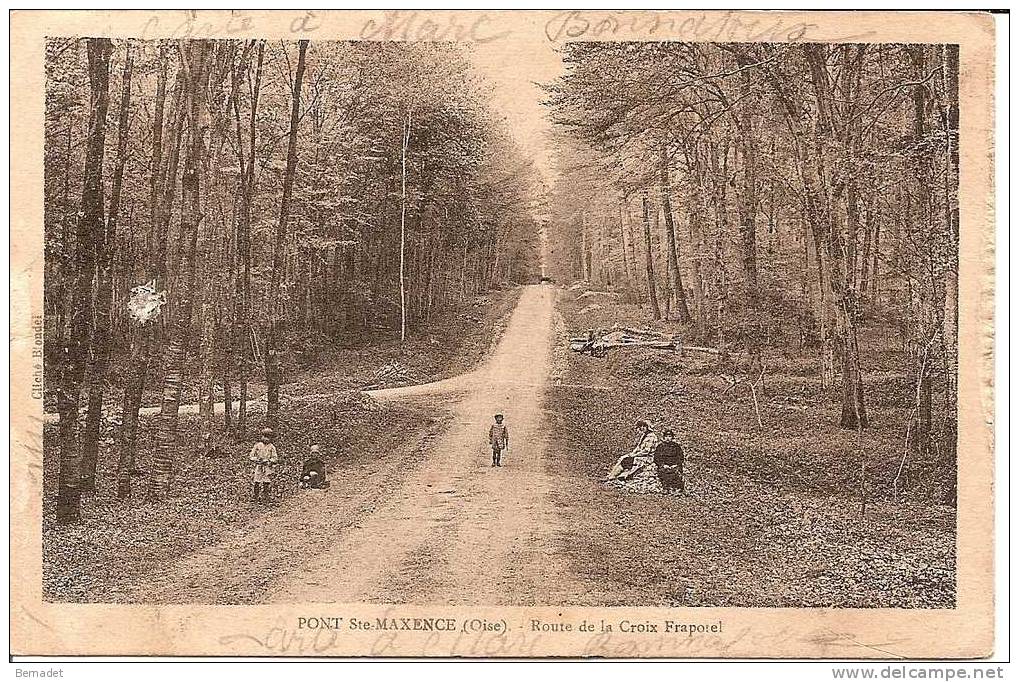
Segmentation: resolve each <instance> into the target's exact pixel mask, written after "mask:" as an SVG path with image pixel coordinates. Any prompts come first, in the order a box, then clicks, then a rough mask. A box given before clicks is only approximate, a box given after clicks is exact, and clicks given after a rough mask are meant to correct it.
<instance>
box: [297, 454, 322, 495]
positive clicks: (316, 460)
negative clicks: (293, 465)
mask: <svg viewBox="0 0 1019 682" xmlns="http://www.w3.org/2000/svg"><path fill="white" fill-rule="evenodd" d="M319 454H320V449H319V447H318V446H317V445H312V446H311V452H310V453H309V456H308V459H306V460H304V466H302V467H301V480H300V482H299V485H300V486H301V487H302V488H328V487H329V479H328V478H326V465H325V462H323V461H322V458H321V457H320V456H319Z"/></svg>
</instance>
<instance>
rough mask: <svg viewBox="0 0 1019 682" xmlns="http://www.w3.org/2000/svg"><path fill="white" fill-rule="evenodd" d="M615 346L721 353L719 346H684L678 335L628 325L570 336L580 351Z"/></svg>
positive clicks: (572, 345)
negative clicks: (584, 334) (633, 327)
mask: <svg viewBox="0 0 1019 682" xmlns="http://www.w3.org/2000/svg"><path fill="white" fill-rule="evenodd" d="M613 348H658V349H661V350H671V351H677V352H680V353H682V352H684V351H692V352H695V353H707V354H709V355H719V354H720V351H719V350H718V349H717V348H708V347H706V346H684V345H683V341H682V340H681V339H680V338H679V337H677V336H668V335H666V334H663V333H661V332H656V331H653V330H642V329H631V328H628V327H621V328H614V329H613V330H611V331H608V332H606V331H600V332H595V331H594V330H588V332H587V335H586V336H574V337H572V338H570V349H571V350H573V351H575V352H578V353H590V354H591V355H604V354H605V353H606V352H608V351H609V350H611V349H613Z"/></svg>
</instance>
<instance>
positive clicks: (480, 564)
mask: <svg viewBox="0 0 1019 682" xmlns="http://www.w3.org/2000/svg"><path fill="white" fill-rule="evenodd" d="M554 296H555V290H554V289H552V288H550V287H540V286H531V287H527V288H526V289H525V290H524V292H523V294H522V295H521V298H520V302H519V303H518V305H517V307H516V309H515V310H514V312H513V314H512V316H511V318H510V320H509V323H508V325H507V327H506V329H505V332H504V333H503V336H502V338H501V340H500V341H499V343H498V345H497V346H496V348H495V349H494V351H493V352H492V353H491V354H490V356H489V358H488V359H487V360H486V361H485V362H484V363H483V364H482V365H481V366H479V367H478V368H477V369H475V370H474V371H472V372H470V373H468V374H465V375H463V376H460V377H455V378H453V379H447V380H444V381H439V382H435V383H432V384H424V385H420V386H407V387H401V388H395V389H386V390H380V391H374V392H372V393H371V395H372V397H373V398H375V399H376V400H378V401H405V402H410V401H422V403H423V404H426V405H429V406H434V409H431V408H430V411H433V412H434V413H435V414H436V415H441V414H442V413H444V412H446V411H448V412H451V413H452V418H451V419H448V418H444V419H442V420H441V424H440V423H439V422H437V423H436V426H434V427H430V428H429V430H428V433H427V434H426V435H425V436H424V437H423V438H422V437H421V436H420V434H407V435H406V438H407V439H408V440H409V441H414V442H412V443H409V445H410V446H409V447H408V448H405V453H409V454H400V453H389V452H384V453H380V455H379V456H378V458H377V460H376V461H377V466H372V467H369V468H367V469H365V470H363V471H358V472H357V473H356V474H354V475H355V476H356V477H357V480H348V479H346V478H344V477H343V476H336V475H334V477H333V485H332V487H331V488H330V489H328V490H325V491H307V492H305V493H302V494H300V495H296V496H293V497H291V498H289V499H288V500H287V501H285V502H284V503H282V504H281V505H280V506H279V507H277V508H275V509H271V510H269V511H266V512H265V513H264V516H261V517H260V519H261V521H260V522H258V523H257V524H256V525H255V526H253V527H250V526H249V527H247V528H246V529H243V530H240V529H239V530H238V532H236V533H233V534H232V536H231V537H229V538H227V539H226V540H225V541H223V542H220V543H217V544H216V545H214V546H211V547H209V548H207V549H205V550H203V551H201V552H199V553H197V554H195V555H191V556H188V557H185V558H182V559H180V560H178V561H175V562H171V563H170V564H167V565H164V566H161V567H160V568H159V569H158V570H157V571H155V572H152V573H150V574H149V575H148V576H147V577H146V578H145V579H144V581H143V582H141V584H137V583H136V585H135V589H133V590H132V593H133V594H132V595H131V596H128V597H127V600H128V601H141V602H163V603H187V602H191V603H194V602H199V603H266V602H355V601H369V602H384V603H405V602H413V603H416V604H429V603H431V604H522V605H526V604H532V603H555V602H554V601H553V602H549V599H556V598H557V596H556V595H557V591H558V590H564V591H566V592H565V594H569V592H570V591H571V590H574V591H575V588H576V587H577V586H575V585H571V584H570V581H569V580H567V579H564V578H563V577H562V576H563V575H564V574H565V571H564V570H563V568H562V566H561V565H560V564H559V562H558V558H557V556H558V552H557V551H556V550H555V547H556V542H555V537H556V535H555V534H556V532H557V530H558V526H557V520H556V519H557V514H556V513H555V509H554V508H553V506H552V503H551V501H550V497H551V491H552V490H553V489H554V487H555V481H554V480H553V479H552V478H550V476H549V475H548V474H547V473H546V467H545V466H544V464H543V462H544V459H545V457H546V456H547V453H546V434H547V428H548V425H547V420H546V419H544V415H543V411H542V410H543V408H542V405H543V397H544V391H545V384H546V382H547V380H548V376H549V355H550V348H551V342H552V333H553V332H552V329H553V324H552V322H553V307H554ZM307 397H308V396H305V398H307ZM498 412H501V413H503V414H505V415H506V423H507V425H508V426H509V429H510V437H511V438H510V448H509V450H508V452H506V453H505V454H504V455H503V464H504V466H502V467H500V468H493V467H492V466H491V451H490V450H489V448H488V440H487V439H488V427H489V424H491V423H492V416H493V415H494V414H496V413H498ZM379 428H380V429H382V430H385V429H386V424H379ZM419 438H421V440H420V441H419V440H418V439H419ZM347 472H348V476H349V475H350V470H347Z"/></svg>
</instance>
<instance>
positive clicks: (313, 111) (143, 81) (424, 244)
mask: <svg viewBox="0 0 1019 682" xmlns="http://www.w3.org/2000/svg"><path fill="white" fill-rule="evenodd" d="M46 77H47V90H46V119H45V206H46V210H45V235H46V244H45V248H46V252H45V255H46V273H45V274H46V280H47V283H48V285H49V286H47V287H46V292H45V311H46V330H45V331H46V352H47V358H46V360H47V362H46V370H47V373H46V389H47V403H48V404H49V405H54V404H55V405H56V408H57V410H58V411H59V414H60V443H61V444H60V463H61V466H60V493H59V502H58V517H60V519H61V520H64V521H73V520H74V519H75V518H77V514H78V508H79V499H80V495H81V493H82V492H88V491H90V490H92V489H93V488H94V486H95V469H96V459H97V456H98V449H99V448H98V440H99V433H100V419H101V416H102V406H103V402H104V395H105V398H106V400H107V401H108V400H109V398H110V395H109V394H110V392H111V391H116V392H117V394H118V395H120V391H122V392H123V400H122V422H123V424H122V427H121V429H120V433H119V436H118V444H117V447H118V451H119V455H118V456H119V462H118V464H117V467H118V471H119V472H120V475H119V476H118V478H119V480H120V483H119V486H120V491H119V493H120V495H121V496H129V495H130V489H131V475H132V471H133V470H134V469H135V465H134V457H135V451H136V448H137V440H138V429H139V426H138V424H139V420H138V411H139V407H140V406H141V402H142V395H143V392H144V391H145V390H146V387H148V388H149V389H150V390H151V389H152V388H153V387H156V388H158V389H159V391H160V395H161V401H162V402H161V408H160V415H159V416H158V417H157V419H156V420H155V424H154V426H153V428H154V434H153V436H154V438H155V441H156V455H155V457H154V467H153V471H152V472H151V474H152V475H151V477H150V479H149V489H148V491H147V492H148V494H149V495H151V496H154V497H161V496H163V495H165V494H167V492H168V489H169V481H170V476H171V471H172V466H173V463H174V457H175V455H174V450H175V448H176V447H177V445H176V440H177V439H176V436H177V419H178V418H177V413H178V407H179V405H180V401H181V389H182V383H185V382H187V381H189V380H188V379H187V378H188V377H197V382H198V394H199V396H200V397H201V400H202V402H203V405H204V406H205V407H209V410H208V414H209V417H208V419H209V420H210V421H211V415H212V410H211V407H210V406H208V405H207V404H206V403H208V402H209V401H211V400H212V398H211V396H212V395H213V394H214V386H217V387H220V390H221V391H222V395H223V396H224V398H225V400H226V401H227V403H228V404H231V405H232V403H231V400H233V399H236V398H238V397H239V403H238V410H237V411H236V414H234V410H230V409H228V410H226V411H225V420H226V424H225V426H226V428H227V429H232V428H236V429H239V430H242V431H243V430H244V429H245V427H246V419H247V414H246V409H247V399H248V394H249V391H248V384H249V382H251V381H253V380H255V378H256V374H257V375H260V376H264V379H265V382H266V385H267V387H268V411H269V412H268V418H269V422H270V423H272V422H274V420H275V419H276V418H277V415H278V410H279V385H280V383H281V379H282V373H283V366H284V365H285V363H286V362H287V361H288V358H291V357H292V356H293V354H294V353H295V352H299V351H301V350H303V349H307V348H308V347H309V346H314V345H315V344H316V343H318V344H321V343H323V342H329V343H336V344H342V345H358V344H367V343H371V342H373V341H374V340H381V339H392V338H398V339H404V338H407V337H408V336H412V335H413V334H414V333H415V330H416V329H418V328H419V326H420V325H422V324H424V323H427V322H428V321H429V320H430V319H431V317H432V316H433V315H434V314H436V313H441V312H443V311H446V310H449V309H453V308H456V307H457V306H460V305H462V304H463V303H464V302H465V301H467V300H469V299H470V298H471V297H472V296H474V295H476V294H478V293H480V292H483V291H486V290H488V289H489V288H490V287H491V286H497V285H500V284H501V283H504V282H522V281H525V280H530V279H533V278H535V277H536V276H537V268H538V261H539V258H538V248H539V235H538V232H539V224H538V220H537V218H536V216H535V206H536V203H537V200H536V197H538V196H540V191H541V185H540V181H539V179H538V177H537V176H536V174H535V172H534V170H533V168H532V166H531V164H530V162H529V161H528V160H527V159H526V158H525V157H524V156H523V155H522V154H521V152H520V151H519V150H518V148H517V147H516V145H515V143H514V141H513V139H512V137H511V135H510V134H509V131H508V129H507V126H506V123H505V122H504V120H503V119H502V118H501V117H500V115H499V114H498V112H495V111H493V110H492V108H491V107H490V105H489V104H488V102H489V97H488V93H487V92H486V90H485V87H486V86H485V85H484V84H483V83H482V82H481V81H480V79H479V78H478V77H477V76H476V75H475V74H474V72H473V70H472V67H471V64H470V62H469V60H468V58H467V57H466V56H465V54H464V53H463V52H462V50H461V48H460V47H457V46H456V45H453V44H429V43H418V44H415V43H373V42H359V43H355V42H349V43H347V42H323V43H309V42H308V41H300V42H291V43H286V42H279V41H276V42H273V41H261V40H251V41H213V40H191V41H183V40H182V41H172V40H165V41H137V40H126V41H125V40H110V39H106V38H88V39H78V38H74V39H70V38H56V39H51V40H49V41H48V43H47V48H46ZM50 283H52V284H51V285H50ZM132 297H134V302H135V303H137V302H138V301H139V300H140V299H139V297H141V298H142V299H144V300H145V301H146V302H147V304H148V305H150V308H151V310H152V311H155V312H156V314H155V315H153V316H152V317H151V319H148V318H146V319H139V318H138V317H137V315H135V316H132V314H131V310H132V305H129V304H131V303H132ZM320 340H321V341H320ZM111 367H117V368H125V371H124V372H117V373H116V374H115V375H114V374H111ZM79 416H84V419H85V422H84V425H83V427H82V428H81V429H80V433H79V429H78V427H77V424H78V420H79ZM234 417H235V422H236V423H231V419H234ZM205 429H206V431H208V430H209V429H211V425H209V424H207V425H206V427H205ZM207 436H208V434H206V437H207Z"/></svg>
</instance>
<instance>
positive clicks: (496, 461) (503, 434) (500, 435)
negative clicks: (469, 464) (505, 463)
mask: <svg viewBox="0 0 1019 682" xmlns="http://www.w3.org/2000/svg"><path fill="white" fill-rule="evenodd" d="M502 420H503V416H502V415H501V414H497V415H495V423H494V424H492V426H490V427H489V429H488V442H489V444H490V445H491V446H492V466H494V467H501V466H502V451H503V450H505V449H506V448H508V447H509V429H508V428H507V427H506V425H505V424H503V423H502Z"/></svg>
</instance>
